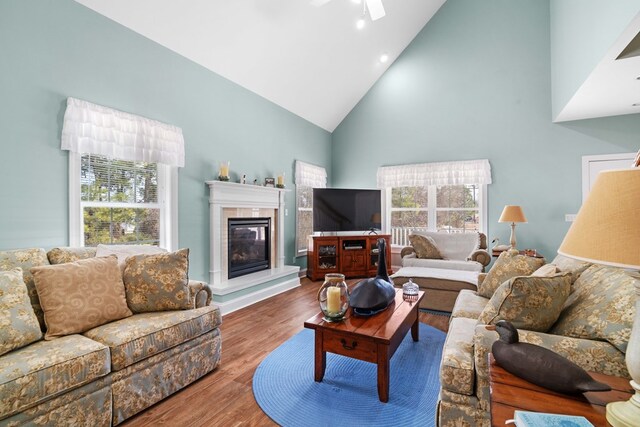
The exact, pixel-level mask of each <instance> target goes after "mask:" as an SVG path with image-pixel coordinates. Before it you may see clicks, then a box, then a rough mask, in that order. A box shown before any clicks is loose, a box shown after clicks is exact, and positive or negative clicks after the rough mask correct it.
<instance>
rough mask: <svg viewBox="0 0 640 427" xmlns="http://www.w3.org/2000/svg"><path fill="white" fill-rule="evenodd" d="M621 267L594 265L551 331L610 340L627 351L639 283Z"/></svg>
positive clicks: (587, 271)
mask: <svg viewBox="0 0 640 427" xmlns="http://www.w3.org/2000/svg"><path fill="white" fill-rule="evenodd" d="M639 282H640V280H638V279H637V278H635V277H633V276H632V275H631V274H629V273H628V272H626V271H624V270H623V269H621V268H615V267H606V266H604V265H598V264H593V265H591V267H589V268H587V269H586V270H585V271H584V272H583V273H582V274H581V275H580V276H579V277H578V279H577V280H576V281H575V282H574V284H573V292H572V293H571V296H570V297H569V299H567V301H566V304H565V308H564V310H563V312H562V315H561V316H560V319H559V320H558V322H557V323H556V324H555V325H553V329H551V333H552V334H555V335H564V336H567V337H575V338H586V339H591V340H606V341H608V342H609V343H611V344H613V345H614V346H616V348H617V349H618V350H620V351H621V352H623V353H625V352H626V351H627V344H628V343H629V339H630V337H631V327H632V326H633V319H634V316H635V303H636V293H635V287H634V286H635V285H638V286H640V283H639Z"/></svg>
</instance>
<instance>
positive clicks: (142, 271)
mask: <svg viewBox="0 0 640 427" xmlns="http://www.w3.org/2000/svg"><path fill="white" fill-rule="evenodd" d="M123 279H124V286H125V289H126V292H127V303H128V304H129V308H131V310H132V311H133V312H134V313H144V312H151V311H165V310H185V309H189V308H192V307H193V304H191V301H190V298H189V249H180V250H179V251H177V252H170V253H169V252H167V253H160V254H154V255H134V256H130V257H129V258H127V261H126V265H125V268H124V275H123Z"/></svg>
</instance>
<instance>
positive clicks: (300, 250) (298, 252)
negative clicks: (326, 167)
mask: <svg viewBox="0 0 640 427" xmlns="http://www.w3.org/2000/svg"><path fill="white" fill-rule="evenodd" d="M306 188H310V189H311V190H312V191H313V187H310V186H307V185H300V184H296V236H295V238H296V257H301V256H306V255H307V252H308V244H307V246H305V247H304V248H300V247H299V246H298V240H299V237H300V236H299V235H298V233H299V231H300V212H303V211H304V212H311V214H312V215H313V200H312V201H311V207H310V208H301V207H300V205H299V203H298V202H299V200H300V195H301V191H302V190H303V189H306ZM312 224H313V222H312ZM312 235H313V226H312V227H311V234H309V235H307V239H308V237H309V236H312Z"/></svg>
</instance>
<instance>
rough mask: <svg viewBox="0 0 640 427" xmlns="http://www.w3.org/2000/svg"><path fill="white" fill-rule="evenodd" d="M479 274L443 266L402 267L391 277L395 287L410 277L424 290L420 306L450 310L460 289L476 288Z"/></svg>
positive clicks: (400, 285)
mask: <svg viewBox="0 0 640 427" xmlns="http://www.w3.org/2000/svg"><path fill="white" fill-rule="evenodd" d="M479 274H480V273H479V272H477V271H464V270H450V269H445V268H427V267H402V268H401V269H399V270H398V271H397V272H396V273H395V274H393V275H392V276H391V279H392V280H393V283H394V285H395V286H396V287H402V285H403V283H405V282H407V281H409V279H412V280H413V282H414V283H415V284H416V285H418V286H419V287H420V289H421V290H423V291H425V295H424V298H423V299H422V301H421V302H420V308H426V309H429V310H437V311H448V312H451V311H452V310H453V305H454V304H455V302H456V298H457V297H458V293H459V292H460V291H461V290H462V289H471V290H473V291H475V290H477V283H478V275H479Z"/></svg>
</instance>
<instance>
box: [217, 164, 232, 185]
mask: <svg viewBox="0 0 640 427" xmlns="http://www.w3.org/2000/svg"><path fill="white" fill-rule="evenodd" d="M230 165H231V162H230V161H229V160H225V161H224V162H220V169H218V179H219V180H220V181H229V166H230Z"/></svg>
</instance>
